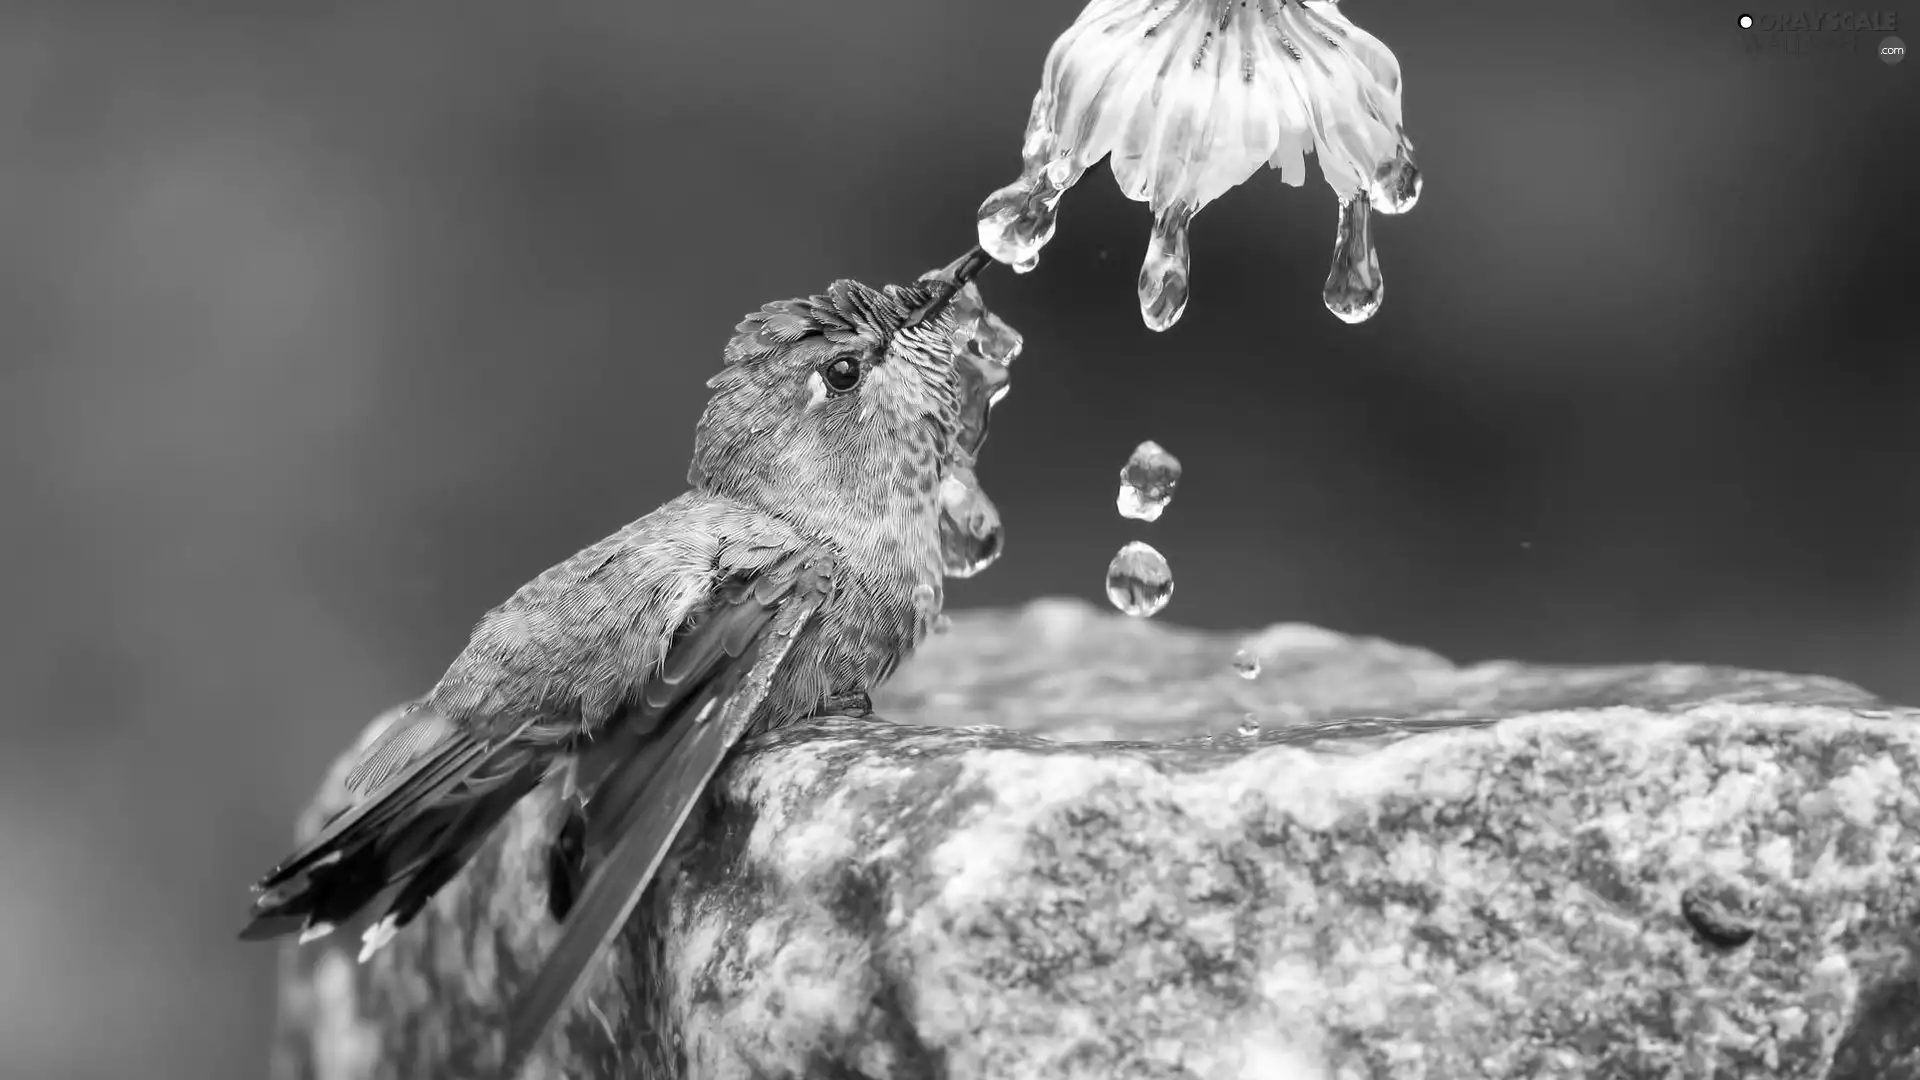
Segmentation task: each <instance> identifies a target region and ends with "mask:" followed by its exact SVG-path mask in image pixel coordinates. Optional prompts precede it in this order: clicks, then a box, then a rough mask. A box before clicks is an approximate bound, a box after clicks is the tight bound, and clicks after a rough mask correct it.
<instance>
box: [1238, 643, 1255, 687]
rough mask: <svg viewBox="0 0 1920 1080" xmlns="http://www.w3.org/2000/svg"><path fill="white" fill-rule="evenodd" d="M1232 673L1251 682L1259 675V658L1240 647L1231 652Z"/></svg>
mask: <svg viewBox="0 0 1920 1080" xmlns="http://www.w3.org/2000/svg"><path fill="white" fill-rule="evenodd" d="M1233 673H1234V674H1235V675H1238V676H1240V677H1241V678H1243V679H1245V680H1247V681H1248V682H1252V681H1253V680H1255V679H1257V678H1259V677H1260V658H1259V657H1257V656H1255V655H1253V654H1252V653H1250V652H1248V651H1247V650H1245V649H1241V650H1240V651H1238V652H1236V653H1234V654H1233Z"/></svg>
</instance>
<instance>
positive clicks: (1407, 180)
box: [1368, 136, 1426, 214]
mask: <svg viewBox="0 0 1920 1080" xmlns="http://www.w3.org/2000/svg"><path fill="white" fill-rule="evenodd" d="M1425 183H1426V181H1425V180H1424V179H1422V177H1421V175H1420V166H1418V165H1415V164H1414V163H1413V144H1412V143H1410V142H1407V141H1406V139H1405V137H1404V136H1402V138H1401V141H1400V145H1398V146H1396V147H1394V149H1393V160H1391V161H1386V162H1382V163H1381V165H1380V167H1379V168H1378V169H1376V170H1374V173H1373V183H1372V184H1370V185H1368V194H1369V195H1370V196H1371V197H1372V199H1373V208H1374V209H1375V210H1377V211H1379V212H1380V213H1382V214H1404V213H1406V212H1407V211H1409V210H1411V209H1413V208H1414V205H1415V204H1417V203H1418V202H1419V201H1420V189H1421V188H1422V187H1423V186H1425Z"/></svg>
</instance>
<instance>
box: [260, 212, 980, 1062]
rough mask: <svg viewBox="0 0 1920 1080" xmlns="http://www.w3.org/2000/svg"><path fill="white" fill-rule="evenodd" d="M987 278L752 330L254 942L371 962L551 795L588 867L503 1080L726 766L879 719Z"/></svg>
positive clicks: (308, 850) (844, 285)
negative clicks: (627, 492)
mask: <svg viewBox="0 0 1920 1080" xmlns="http://www.w3.org/2000/svg"><path fill="white" fill-rule="evenodd" d="M990 261H991V260H990V259H988V257H987V256H986V255H985V254H984V253H982V252H981V251H980V249H978V248H976V249H974V250H973V251H970V252H968V253H967V254H966V255H964V256H962V257H961V258H960V259H958V260H956V261H955V262H954V263H952V264H950V265H949V266H948V267H946V268H945V269H944V270H942V271H938V272H936V273H934V274H930V275H927V276H926V277H923V278H921V279H920V280H919V281H917V282H916V283H915V284H913V285H909V286H896V285H889V286H886V287H884V288H879V289H875V288H870V287H868V286H866V285H863V284H860V283H859V282H856V281H850V280H841V281H836V282H834V283H833V284H832V285H830V286H829V287H828V288H827V290H826V291H825V292H824V293H821V294H819V295H815V296H810V297H806V298H801V299H793V300H784V301H779V302H776V303H771V304H767V305H766V306H764V307H762V308H761V309H760V310H759V311H758V312H755V313H754V314H752V315H749V316H747V317H746V319H745V320H744V321H742V322H741V323H740V324H739V325H738V326H736V327H735V329H734V335H733V338H732V340H731V341H729V342H728V344H727V346H726V349H725V351H724V353H723V356H722V366H721V371H720V372H719V374H717V375H715V376H714V377H713V378H712V379H711V380H709V382H708V383H707V386H708V388H709V389H710V390H711V391H712V396H711V398H710V399H709V401H708V402H707V405H706V408H705V410H704V411H703V412H702V413H701V416H700V420H699V423H698V425H697V427H696V429H695V434H694V445H693V458H692V462H691V464H690V465H689V467H688V470H687V485H688V490H687V491H686V492H685V493H684V494H681V495H679V496H677V497H675V498H673V499H671V500H669V501H668V502H666V503H665V504H663V505H662V506H660V507H659V508H658V509H656V510H654V511H653V512H652V513H650V514H647V515H646V516H645V517H642V518H640V519H639V520H637V521H634V522H633V523H631V524H629V525H627V526H625V527H624V528H622V529H620V530H618V531H617V532H615V533H613V534H612V535H611V536H608V537H606V538H605V539H603V540H601V541H599V542H598V543H595V544H592V545H590V546H588V547H586V548H584V549H583V550H581V551H580V552H579V553H577V554H575V555H574V556H572V557H571V558H569V559H566V560H565V561H563V562H561V563H559V564H558V565H555V566H554V567H552V568H551V569H548V570H547V571H546V572H544V573H542V574H541V575H539V576H538V577H536V578H534V579H533V580H532V581H530V582H528V583H527V584H526V585H524V586H522V587H521V588H520V589H519V591H517V592H515V593H514V594H513V595H512V596H511V597H509V598H508V599H507V600H506V601H505V602H504V603H502V604H500V605H499V606H498V607H495V608H494V609H493V610H491V611H489V612H488V613H487V614H486V615H485V616H484V617H482V618H481V620H480V621H479V623H478V624H477V625H476V626H475V628H474V630H473V633H472V636H471V638H470V639H469V641H468V643H467V645H466V647H465V648H464V649H462V650H461V651H460V653H459V655H458V656H456V657H455V658H454V659H453V662H452V663H451V664H450V665H449V666H448V667H447V669H446V672H445V673H444V674H443V675H441V677H440V679H439V681H438V682H437V683H436V684H435V685H434V686H433V688H432V689H430V690H428V691H427V692H426V694H424V695H423V696H421V697H420V698H419V699H417V700H416V701H414V702H413V703H412V704H411V705H409V706H408V707H407V708H406V709H405V710H404V711H403V712H402V714H401V715H400V716H399V717H398V719H396V720H395V721H394V722H393V723H392V724H391V725H390V726H389V727H388V728H387V729H386V730H385V731H384V732H383V733H382V734H381V735H380V736H379V737H377V738H376V739H375V740H374V742H373V743H372V744H371V745H370V746H368V747H367V748H366V750H365V751H363V752H362V754H361V756H360V757H359V758H358V759H357V760H356V762H355V764H354V766H353V767H352V769H351V771H350V772H349V774H348V777H347V784H348V787H349V788H350V789H351V790H352V791H353V792H354V793H355V795H356V799H357V801H356V802H355V803H354V805H353V806H352V807H351V808H349V809H348V810H346V811H345V812H343V813H342V814H340V815H339V816H338V817H336V818H334V819H333V820H332V821H330V822H328V823H327V824H326V825H325V826H324V827H323V828H322V829H321V830H320V832H319V833H318V835H316V836H315V837H314V838H313V839H312V840H311V841H309V842H308V843H306V844H305V845H304V846H302V847H300V848H299V849H298V850H297V851H295V852H294V853H293V854H291V855H289V856H288V857H287V858H286V859H285V860H283V861H282V862H281V863H280V864H279V865H278V866H276V867H274V868H273V870H272V871H270V872H269V873H268V874H267V875H266V876H265V877H264V878H262V879H261V880H260V882H259V883H258V884H257V885H255V886H254V890H255V897H254V901H253V910H252V919H251V921H250V922H249V924H248V925H247V927H246V928H245V929H244V930H243V931H242V932H241V937H242V938H243V939H247V940H262V939H268V938H273V937H279V936H282V935H285V934H291V933H296V932H298V933H299V934H300V935H301V940H302V941H306V940H311V939H313V938H316V937H321V936H325V935H326V934H327V933H330V932H331V931H332V930H333V929H334V928H336V927H337V926H340V925H342V924H345V923H348V922H350V921H354V920H357V919H359V918H360V917H361V916H363V915H368V914H372V913H374V912H376V911H377V912H378V913H379V917H378V919H377V920H376V921H375V922H374V923H373V924H372V925H371V926H370V927H369V928H368V929H367V930H366V932H365V934H364V935H363V944H364V948H363V951H362V953H361V958H362V959H363V960H364V959H366V957H367V956H369V955H371V954H372V953H373V952H374V951H375V950H377V949H378V948H379V947H380V946H381V945H382V944H384V943H385V942H386V941H387V940H390V939H391V938H392V937H393V936H394V934H395V933H397V932H398V931H399V930H400V929H401V928H403V927H405V926H406V925H407V924H408V923H409V922H410V921H411V920H412V919H413V918H414V917H415V916H416V915H418V914H419V913H420V912H421V910H423V909H424V908H425V906H426V905H427V903H428V902H429V901H430V900H431V899H432V898H433V896H434V895H435V893H437V892H438V891H439V890H440V889H441V888H442V887H443V886H444V885H446V884H447V883H448V882H449V881H451V880H452V879H453V877H454V876H455V875H456V874H458V873H459V871H460V870H461V868H462V867H464V866H465V865H466V864H467V862H468V861H469V860H470V859H471V858H472V857H473V856H474V855H475V854H476V853H477V852H478V851H479V849H480V848H481V846H482V845H483V844H484V843H485V841H486V839H487V838H488V836H489V835H490V834H491V833H492V832H493V829H494V827H495V825H497V824H498V823H499V822H500V821H501V820H502V819H503V818H504V817H505V816H506V814H507V812H508V811H509V810H511V809H512V807H513V806H514V804H515V803H517V802H518V801H519V800H520V799H521V798H522V797H524V796H526V795H527V794H529V793H530V792H532V791H533V790H535V789H536V788H537V787H539V786H540V785H542V784H544V783H548V782H555V783H561V784H564V785H565V787H564V788H563V790H564V791H565V792H566V794H567V797H568V804H569V808H570V812H569V815H568V817H567V820H566V822H565V824H563V826H562V827H561V828H562V831H563V832H566V833H569V834H570V835H568V836H564V837H558V838H556V839H557V841H559V842H557V843H556V846H555V851H556V852H559V851H562V850H568V851H571V852H572V854H571V855H570V856H569V857H567V858H563V859H560V860H559V861H560V862H565V863H570V864H572V865H573V867H574V868H575V869H576V870H579V868H580V867H583V866H585V865H588V864H590V865H591V866H592V870H591V872H590V873H588V872H586V871H584V870H580V872H579V876H578V877H577V878H575V877H573V876H572V875H569V874H567V873H560V872H557V873H556V874H555V875H554V878H553V881H552V882H551V883H550V889H551V891H552V892H553V893H554V894H555V895H554V896H551V897H550V900H549V906H550V908H551V909H552V910H553V911H554V912H555V913H556V915H563V916H564V918H563V920H562V924H561V932H560V938H559V940H558V942H557V943H556V944H555V946H554V948H553V950H552V952H551V953H550V954H549V955H548V957H547V958H546V960H545V961H544V964H543V966H542V967H541V969H540V970H539V971H538V973H537V974H536V975H535V976H534V978H533V980H532V982H531V984H530V985H529V986H528V987H527V989H526V990H525V991H524V993H523V994H522V995H521V997H520V998H519V999H518V1001H517V1002H516V1003H515V1005H514V1007H513V1010H512V1012H511V1013H510V1016H509V1019H508V1026H507V1032H506V1046H505V1057H504V1062H503V1075H504V1076H506V1077H509V1078H511V1077H513V1076H516V1075H517V1074H518V1072H519V1071H520V1069H521V1067H522V1066H523V1065H524V1064H525V1062H526V1060H527V1058H528V1056H529V1055H530V1054H531V1052H532V1050H533V1049H534V1046H535V1044H536V1042H537V1041H538V1039H539V1038H540V1037H541V1035H542V1034H544V1032H545V1030H546V1028H547V1026H548V1024H549V1023H550V1022H551V1021H552V1019H553V1018H554V1016H556V1015H557V1014H558V1013H559V1012H560V1011H561V1010H562V1009H563V1008H564V1007H565V1006H566V1004H567V1003H568V1001H569V1000H570V999H571V998H572V996H573V994H574V993H575V992H576V991H577V990H578V989H579V988H580V986H581V984H582V983H583V982H584V981H585V978H586V975H587V973H588V972H589V971H590V970H592V965H593V961H594V960H595V959H596V958H597V957H598V956H599V955H600V953H601V951H602V950H603V949H605V948H606V947H607V946H608V945H609V944H610V943H611V942H612V941H613V940H614V938H615V937H616V936H617V935H618V934H619V932H620V930H621V929H622V927H623V926H624V925H625V923H626V922H627V919H628V918H629V916H630V915H631V914H632V912H633V910H634V908H635V906H636V905H637V904H638V902H639V900H640V898H641V895H642V894H643V893H644V892H645V890H646V888H647V886H648V885H649V884H650V883H651V882H652V880H653V879H654V877H655V875H656V874H657V873H658V872H659V870H660V867H661V865H662V863H663V861H664V860H665V859H666V857H667V855H668V853H669V851H670V850H671V848H672V847H673V845H674V841H675V839H676V838H677V836H678V834H679V832H680V830H681V829H682V827H683V826H684V825H685V824H686V822H687V820H688V817H689V815H690V814H691V812H692V811H693V809H694V808H695V806H696V804H697V803H698V801H699V799H700V796H701V794H702V793H703V792H704V791H705V790H706V789H707V787H708V785H709V784H710V782H711V781H712V779H713V777H714V776H715V775H716V774H717V773H718V771H719V770H720V768H721V766H722V764H723V763H724V761H725V760H726V758H727V755H728V752H729V751H730V750H732V748H733V747H735V746H736V745H738V744H739V743H740V742H741V741H742V740H743V739H744V738H746V737H748V736H750V735H752V734H756V733H758V732H760V731H764V730H767V729H770V728H773V727H778V726H781V725H784V724H788V723H791V722H794V721H796V720H799V719H803V718H806V717H809V716H815V715H850V716H856V717H859V716H866V715H869V714H870V713H871V711H872V705H871V697H870V694H871V692H872V691H873V690H874V689H876V688H877V687H879V686H880V685H881V684H882V683H884V682H885V681H886V680H887V678H888V677H889V676H890V675H892V673H893V672H894V670H895V668H896V667H897V666H898V665H899V664H900V663H901V661H902V660H904V659H906V658H907V657H908V656H910V655H911V654H912V653H913V651H914V649H915V648H916V647H917V646H918V645H919V644H920V643H921V642H922V641H923V640H924V639H925V638H926V637H927V635H928V634H929V633H930V632H931V630H932V627H933V623H934V620H935V619H936V618H937V616H938V613H939V608H940V603H941V601H942V599H943V597H944V592H943V584H942V579H943V556H942V533H941V528H942V524H941V523H942V513H941V507H942V502H941V489H942V483H943V480H945V479H946V478H947V476H948V473H949V472H950V471H953V470H954V469H956V468H958V469H965V470H966V479H967V481H968V482H969V483H971V466H972V463H973V460H974V455H975V454H976V453H977V452H978V449H979V442H980V440H982V439H983V438H984V436H985V423H984V415H983V414H984V409H985V403H984V402H983V401H981V400H978V399H980V398H981V393H980V386H981V383H980V379H979V377H978V373H977V371H974V370H970V369H969V367H968V364H967V362H966V360H965V358H964V357H961V356H959V355H958V353H957V352H956V350H955V348H954V344H953V342H954V331H955V320H954V312H953V311H952V310H950V308H951V307H952V305H953V302H954V299H955V297H956V295H957V294H959V293H960V292H961V290H963V289H965V288H966V286H967V285H968V283H969V282H970V281H971V280H972V278H973V277H975V276H976V275H977V274H978V273H979V272H980V271H981V270H982V269H983V268H984V267H985V266H986V265H988V263H989V262H990ZM969 292H971V290H969ZM990 389H991V388H990ZM996 525H997V522H996ZM948 539H949V541H951V537H949V538H948ZM562 892H564V893H565V894H566V895H565V896H564V897H563V896H560V895H559V894H560V893H562Z"/></svg>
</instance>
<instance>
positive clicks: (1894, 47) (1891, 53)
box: [1880, 34, 1907, 67]
mask: <svg viewBox="0 0 1920 1080" xmlns="http://www.w3.org/2000/svg"><path fill="white" fill-rule="evenodd" d="M1906 58H1907V43H1906V42H1904V41H1901V40H1900V39H1899V38H1897V37H1894V36H1893V35H1892V34H1888V35H1887V36H1886V37H1883V38H1881V39H1880V59H1881V60H1884V61H1886V64H1887V66H1888V67H1892V66H1893V65H1895V64H1897V63H1899V62H1900V61H1902V60H1905V59H1906Z"/></svg>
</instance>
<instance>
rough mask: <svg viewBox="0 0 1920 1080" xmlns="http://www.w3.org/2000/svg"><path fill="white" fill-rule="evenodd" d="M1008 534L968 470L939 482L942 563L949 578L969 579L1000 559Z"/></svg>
mask: <svg viewBox="0 0 1920 1080" xmlns="http://www.w3.org/2000/svg"><path fill="white" fill-rule="evenodd" d="M1005 540H1006V531H1005V529H1004V528H1002V526H1001V524H1000V511H999V510H997V509H995V507H994V505H993V501H992V500H991V499H988V498H987V495H986V492H984V491H981V490H980V483H979V481H978V480H977V479H976V478H975V477H974V475H973V470H972V469H969V468H954V469H952V470H950V471H949V472H948V473H947V476H946V478H945V479H943V480H941V481H940V562H941V567H942V569H943V570H944V572H945V573H946V575H947V576H948V577H952V578H970V577H972V576H974V575H975V574H978V573H979V572H980V571H982V570H985V569H986V568H987V567H989V566H992V565H993V563H994V560H996V559H998V558H999V557H1000V552H1001V550H1002V549H1003V548H1004V547H1005Z"/></svg>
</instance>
